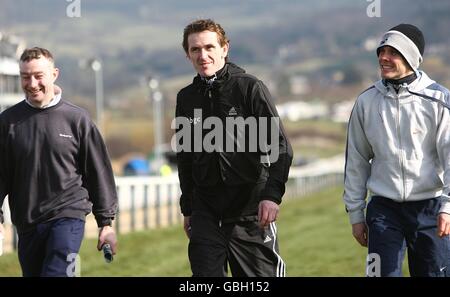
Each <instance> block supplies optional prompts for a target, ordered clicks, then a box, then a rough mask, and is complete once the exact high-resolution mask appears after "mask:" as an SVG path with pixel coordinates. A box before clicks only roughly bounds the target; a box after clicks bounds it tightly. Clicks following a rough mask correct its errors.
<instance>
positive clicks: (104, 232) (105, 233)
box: [97, 226, 117, 255]
mask: <svg viewBox="0 0 450 297" xmlns="http://www.w3.org/2000/svg"><path fill="white" fill-rule="evenodd" d="M105 243H109V244H110V245H111V250H112V253H113V255H115V254H116V246H117V238H116V232H114V229H113V227H111V226H103V227H101V228H100V231H99V233H98V244H97V249H98V250H99V251H100V250H101V249H102V247H103V245H104V244H105Z"/></svg>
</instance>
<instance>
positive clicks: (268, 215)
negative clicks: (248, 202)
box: [258, 200, 280, 228]
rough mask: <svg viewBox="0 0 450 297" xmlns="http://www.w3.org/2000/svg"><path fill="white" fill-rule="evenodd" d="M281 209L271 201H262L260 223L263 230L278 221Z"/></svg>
mask: <svg viewBox="0 0 450 297" xmlns="http://www.w3.org/2000/svg"><path fill="white" fill-rule="evenodd" d="M279 210H280V207H279V206H278V204H276V203H275V202H273V201H271V200H261V202H259V206H258V222H259V226H260V227H261V228H264V227H266V226H268V225H269V224H270V223H272V222H274V221H276V220H277V216H278V212H279Z"/></svg>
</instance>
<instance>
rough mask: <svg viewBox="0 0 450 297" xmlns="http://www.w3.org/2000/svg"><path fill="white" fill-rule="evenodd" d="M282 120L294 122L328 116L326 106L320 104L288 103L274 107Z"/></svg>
mask: <svg viewBox="0 0 450 297" xmlns="http://www.w3.org/2000/svg"><path fill="white" fill-rule="evenodd" d="M276 108H277V111H278V115H279V116H280V118H281V119H282V120H284V119H287V120H289V121H292V122H295V121H299V120H304V119H319V118H326V117H328V115H329V109H328V106H327V105H326V104H325V103H322V102H304V101H290V102H286V103H283V104H278V105H277V106H276Z"/></svg>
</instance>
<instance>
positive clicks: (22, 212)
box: [0, 47, 117, 276]
mask: <svg viewBox="0 0 450 297" xmlns="http://www.w3.org/2000/svg"><path fill="white" fill-rule="evenodd" d="M20 77H21V83H22V89H23V91H24V93H25V100H23V101H22V102H20V103H18V104H16V105H14V106H13V107H11V108H9V109H8V110H6V111H4V112H3V113H2V114H0V206H1V205H2V204H3V200H4V198H5V196H6V195H9V205H10V209H11V219H12V222H13V224H14V225H15V226H16V227H17V231H18V234H19V246H18V252H19V261H20V265H21V267H22V272H23V275H24V276H70V274H71V273H70V272H68V271H69V270H70V269H68V268H69V265H70V264H71V262H73V260H74V257H73V255H74V254H77V253H78V251H79V249H80V245H81V241H82V239H83V234H84V226H85V217H86V215H87V214H88V213H90V212H91V210H92V211H93V213H94V215H95V219H96V221H97V224H98V227H99V228H100V230H99V240H98V246H97V248H98V249H99V250H100V248H101V246H102V245H103V244H105V243H109V244H111V246H112V250H113V253H115V250H116V235H115V233H114V230H113V229H112V227H111V222H112V220H113V219H114V217H115V213H116V209H117V194H116V187H115V182H114V176H113V172H112V169H111V164H110V161H109V158H108V153H107V150H106V147H105V144H104V142H103V139H102V137H101V135H100V133H99V131H98V130H97V128H96V127H95V125H94V124H93V122H92V121H91V119H90V118H89V116H88V114H87V112H86V111H84V110H83V109H81V108H79V107H77V106H75V105H73V104H71V103H69V102H67V101H65V100H62V99H61V90H60V89H59V88H58V87H56V86H55V85H54V82H55V81H56V79H57V77H58V69H57V68H55V65H54V59H53V56H52V54H51V53H50V52H49V51H48V50H46V49H43V48H38V47H34V48H31V49H27V50H25V51H24V52H23V54H22V56H21V57H20ZM0 222H1V223H3V214H2V213H1V212H0ZM0 232H3V227H2V225H1V224H0ZM72 266H73V265H72Z"/></svg>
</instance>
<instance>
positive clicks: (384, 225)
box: [366, 196, 450, 277]
mask: <svg viewBox="0 0 450 297" xmlns="http://www.w3.org/2000/svg"><path fill="white" fill-rule="evenodd" d="M440 205H441V202H440V199H439V198H432V199H427V200H422V201H411V202H403V203H400V202H395V201H393V200H391V199H388V198H384V197H379V196H374V197H372V199H371V200H370V202H369V204H368V206H367V214H366V221H367V226H368V229H369V243H368V247H369V251H368V252H369V255H371V254H373V253H375V254H377V255H378V256H379V258H378V259H379V260H380V264H381V265H380V268H381V269H380V272H381V275H380V276H401V275H402V271H401V268H402V262H403V258H404V254H405V250H407V251H408V265H409V272H410V275H411V276H435V277H437V276H443V277H444V276H449V275H450V267H448V266H449V264H450V263H449V262H450V243H449V237H448V236H446V237H444V238H440V237H439V236H437V217H438V214H439V208H440Z"/></svg>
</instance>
